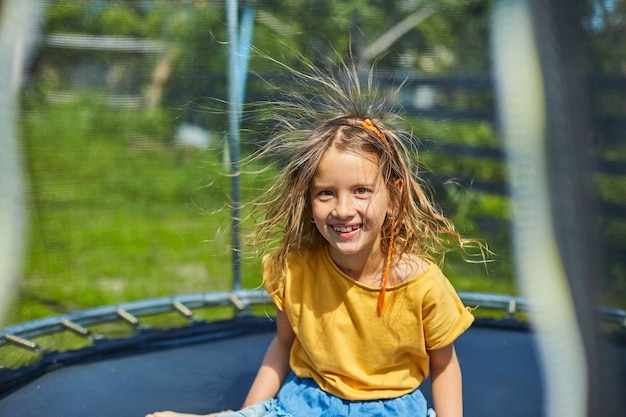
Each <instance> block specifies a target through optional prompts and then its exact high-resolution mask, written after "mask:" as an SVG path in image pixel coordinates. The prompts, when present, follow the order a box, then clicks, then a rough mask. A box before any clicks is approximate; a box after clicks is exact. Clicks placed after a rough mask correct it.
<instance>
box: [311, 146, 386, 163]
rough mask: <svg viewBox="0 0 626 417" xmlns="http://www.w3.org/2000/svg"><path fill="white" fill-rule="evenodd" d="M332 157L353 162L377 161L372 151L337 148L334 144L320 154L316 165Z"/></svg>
mask: <svg viewBox="0 0 626 417" xmlns="http://www.w3.org/2000/svg"><path fill="white" fill-rule="evenodd" d="M332 159H344V160H353V161H355V162H361V163H366V164H368V165H369V164H375V165H378V162H379V158H378V156H377V155H376V154H374V153H372V152H368V151H365V150H354V149H338V148H337V147H336V146H331V147H329V148H328V149H327V150H326V151H325V152H324V153H323V154H322V157H321V158H320V161H319V163H318V167H319V165H321V164H322V163H324V162H328V161H329V160H332Z"/></svg>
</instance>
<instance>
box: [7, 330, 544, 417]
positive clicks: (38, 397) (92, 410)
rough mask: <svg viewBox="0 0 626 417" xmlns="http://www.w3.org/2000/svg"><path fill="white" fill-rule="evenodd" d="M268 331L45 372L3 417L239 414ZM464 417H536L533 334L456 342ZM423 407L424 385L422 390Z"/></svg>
mask: <svg viewBox="0 0 626 417" xmlns="http://www.w3.org/2000/svg"><path fill="white" fill-rule="evenodd" d="M272 337H273V332H271V331H264V332H261V333H255V334H251V335H244V336H237V337H232V338H227V339H221V340H213V341H209V342H204V343H198V344H192V345H187V346H181V347H174V348H168V349H164V350H158V351H151V352H146V353H142V354H132V355H128V356H121V357H115V358H112V359H105V360H99V361H95V362H90V363H86V364H81V365H72V366H67V367H62V368H60V369H57V370H54V371H52V372H48V373H46V374H44V375H42V376H41V377H39V378H38V379H36V380H34V381H32V382H30V383H28V384H27V385H25V386H23V387H22V388H20V389H19V390H16V391H14V392H12V393H10V394H9V395H7V396H6V397H5V398H3V399H2V400H0V416H2V417H41V416H51V417H74V416H89V417H142V416H144V415H145V414H146V413H148V412H152V411H159V410H166V409H173V410H175V411H181V412H189V413H208V412H212V411H218V410H222V409H227V408H238V407H239V405H240V404H241V402H242V401H243V399H244V397H245V395H246V393H247V390H248V388H249V386H250V384H251V382H252V380H253V378H254V376H255V374H256V371H257V368H258V366H259V364H260V363H261V360H262V358H263V354H264V352H265V349H266V347H267V346H268V344H269V343H270V341H271V339H272ZM456 348H457V354H458V356H459V360H460V362H461V366H462V369H463V382H464V386H463V389H464V405H465V416H467V417H501V416H507V417H517V416H519V417H534V416H541V415H542V407H543V399H542V382H541V379H542V378H541V374H540V371H539V367H538V364H537V360H536V353H535V346H534V341H533V337H532V334H531V333H530V332H528V331H525V330H519V329H508V328H503V327H490V326H487V327H485V326H478V325H474V326H473V327H472V328H470V329H469V330H468V331H467V332H466V333H465V334H464V335H462V336H461V337H460V338H459V339H458V340H457V342H456ZM422 389H423V391H424V394H425V395H426V397H427V398H428V399H429V401H430V387H429V383H428V382H425V383H424V384H423V387H422Z"/></svg>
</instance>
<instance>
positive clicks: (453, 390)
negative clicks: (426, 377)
mask: <svg viewBox="0 0 626 417" xmlns="http://www.w3.org/2000/svg"><path fill="white" fill-rule="evenodd" d="M429 355H430V379H431V385H432V393H433V401H434V403H435V412H436V413H437V417H462V416H463V388H462V385H463V384H462V380H461V367H460V365H459V360H458V359H457V357H456V351H455V350H454V344H451V345H449V346H446V347H444V348H441V349H436V350H431V351H429Z"/></svg>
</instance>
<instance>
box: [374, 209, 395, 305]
mask: <svg viewBox="0 0 626 417" xmlns="http://www.w3.org/2000/svg"><path fill="white" fill-rule="evenodd" d="M395 230H396V220H395V219H394V218H393V217H392V218H391V236H390V237H389V249H387V263H386V264H385V274H384V275H383V284H382V285H381V288H380V295H379V296H378V315H380V314H382V312H383V309H384V308H385V293H386V292H387V281H389V269H390V268H391V252H392V250H393V238H394V236H395Z"/></svg>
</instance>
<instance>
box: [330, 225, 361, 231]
mask: <svg viewBox="0 0 626 417" xmlns="http://www.w3.org/2000/svg"><path fill="white" fill-rule="evenodd" d="M360 228H361V225H360V224H359V225H356V226H333V230H334V231H335V232H339V233H349V232H353V231H355V230H358V229H360Z"/></svg>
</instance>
